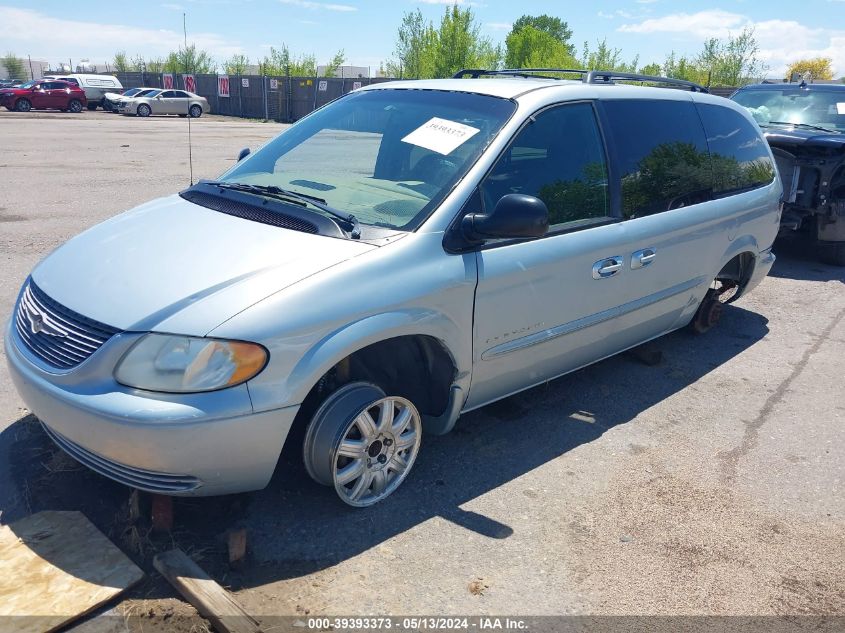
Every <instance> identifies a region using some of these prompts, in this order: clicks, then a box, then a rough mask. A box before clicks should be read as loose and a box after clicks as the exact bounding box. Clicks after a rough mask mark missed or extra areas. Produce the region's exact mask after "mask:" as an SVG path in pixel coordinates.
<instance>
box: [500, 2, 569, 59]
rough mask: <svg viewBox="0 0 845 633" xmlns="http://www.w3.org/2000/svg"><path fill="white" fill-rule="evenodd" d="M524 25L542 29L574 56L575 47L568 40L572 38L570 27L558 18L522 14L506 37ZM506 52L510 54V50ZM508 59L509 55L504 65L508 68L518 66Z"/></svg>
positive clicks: (515, 32)
mask: <svg viewBox="0 0 845 633" xmlns="http://www.w3.org/2000/svg"><path fill="white" fill-rule="evenodd" d="M526 26H530V27H532V28H535V29H537V30H538V31H542V32H543V33H548V34H549V35H550V36H551V37H552V38H554V39H555V40H557V41H558V42H560V43H561V44H563V46H564V47H565V48H566V52H567V53H568V54H569V55H570V56H571V57H574V56H575V47H574V46H573V45H572V43H571V42H570V40H571V39H572V29H570V28H569V25H568V24H567V23H566V22H564V21H563V20H561V19H560V18H557V17H554V16H551V15H545V14H544V15H523V16H522V17H520V18H519V19H518V20H517V21H516V22H514V23H513V26H512V27H511V31H510V33H508V37H510V36H511V35H516V34H517V33H519V31H521V30H522V29H523V28H524V27H526ZM508 54H510V51H508ZM509 59H510V57H507V58H506V61H505V65H506V66H508V67H509V68H518V67H519V66H514V65H512V64H511V63H510V61H508V60H509Z"/></svg>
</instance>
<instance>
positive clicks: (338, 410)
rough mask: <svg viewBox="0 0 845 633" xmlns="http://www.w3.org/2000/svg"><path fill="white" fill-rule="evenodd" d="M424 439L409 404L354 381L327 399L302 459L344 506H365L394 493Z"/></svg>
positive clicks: (312, 426)
mask: <svg viewBox="0 0 845 633" xmlns="http://www.w3.org/2000/svg"><path fill="white" fill-rule="evenodd" d="M421 439H422V422H421V419H420V414H419V412H418V411H417V408H416V407H415V406H414V405H413V403H412V402H411V401H409V400H407V399H405V398H401V397H399V396H388V395H385V393H384V391H383V390H382V389H381V388H379V387H377V386H376V385H374V384H372V383H367V382H353V383H349V384H347V385H344V386H343V387H340V388H339V389H337V390H336V391H334V392H332V393H331V394H329V396H328V397H326V399H325V400H324V401H323V403H322V404H321V405H320V407H319V408H318V409H317V412H316V413H315V414H314V417H313V418H312V419H311V423H310V424H309V426H308V430H307V431H306V434H305V442H304V443H303V458H304V461H305V468H306V470H307V471H308V474H309V475H310V476H311V478H312V479H314V481H316V482H317V483H320V484H323V485H326V486H333V487H334V489H335V492H336V493H337V496H338V497H340V499H341V501H343V502H344V503H346V504H348V505H351V506H355V507H367V506H371V505H374V504H376V503H378V502H379V501H382V500H383V499H384V498H386V497H387V496H388V495H390V494H392V493H393V492H394V491H395V490H396V489H397V488H398V487H399V486H400V485H401V484H402V482H403V481H404V480H405V478H406V477H407V476H408V473H409V472H410V471H411V468H412V467H413V465H414V462H415V461H416V458H417V454H418V453H419V448H420V440H421Z"/></svg>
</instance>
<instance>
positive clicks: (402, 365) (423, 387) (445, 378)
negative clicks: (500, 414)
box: [283, 335, 457, 460]
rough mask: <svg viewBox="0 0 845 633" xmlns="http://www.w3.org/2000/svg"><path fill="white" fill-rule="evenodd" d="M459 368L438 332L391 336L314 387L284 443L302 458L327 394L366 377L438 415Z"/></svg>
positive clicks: (339, 366)
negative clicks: (436, 335)
mask: <svg viewBox="0 0 845 633" xmlns="http://www.w3.org/2000/svg"><path fill="white" fill-rule="evenodd" d="M456 373H457V368H456V367H455V362H454V361H453V359H452V356H451V354H450V353H449V352H448V351H447V350H446V348H445V347H444V346H443V344H442V343H441V342H440V341H439V340H437V339H436V338H434V337H433V336H426V335H409V336H398V337H395V338H389V339H386V340H383V341H379V342H378V343H373V344H372V345H368V346H367V347H364V348H362V349H359V350H358V351H356V352H353V353H352V354H350V355H349V356H347V357H346V358H344V359H343V360H341V361H339V362H338V363H337V364H336V365H334V366H333V367H332V368H331V369H329V370H328V371H327V372H326V373H325V374H323V375H322V376H321V377H320V379H319V380H318V381H317V382H316V383H315V384H314V386H313V387H311V390H310V391H309V392H308V395H307V396H306V397H305V400H303V402H302V405H301V406H300V408H299V413H298V414H297V416H296V419H295V420H294V424H293V428H292V429H291V431H290V433H289V434H288V439H287V440H286V441H285V447H284V451H283V452H284V453H285V454H287V455H288V456H289V457H288V458H287V459H296V460H298V459H299V454H300V453H301V451H302V448H301V446H302V441H303V439H304V437H305V429H306V427H307V425H308V422H309V421H310V420H311V417H312V415H313V414H314V412H315V411H316V410H317V408H318V407H319V406H320V403H321V402H322V401H323V399H325V397H326V396H327V395H328V394H330V393H331V392H332V391H334V390H335V389H338V388H339V387H341V386H343V385H345V384H346V383H349V382H353V381H357V380H363V381H367V382H372V383H375V384H377V385H378V386H380V387H381V388H382V389H384V391H385V392H386V393H387V394H389V395H396V396H402V397H403V398H407V399H408V400H410V401H411V402H413V403H414V406H416V407H417V409H418V410H419V412H420V413H421V414H423V415H431V416H439V415H441V414H442V413H443V412H444V411H445V410H446V407H447V405H448V403H449V394H450V388H451V386H452V383H453V382H454V380H455V375H456Z"/></svg>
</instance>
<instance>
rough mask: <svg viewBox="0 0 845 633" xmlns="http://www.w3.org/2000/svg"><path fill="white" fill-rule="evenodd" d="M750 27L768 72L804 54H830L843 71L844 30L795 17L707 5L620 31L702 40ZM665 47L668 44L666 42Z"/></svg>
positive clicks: (782, 68)
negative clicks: (757, 17) (762, 16)
mask: <svg viewBox="0 0 845 633" xmlns="http://www.w3.org/2000/svg"><path fill="white" fill-rule="evenodd" d="M744 28H751V29H754V37H755V38H756V39H757V43H758V45H759V47H760V50H759V53H758V56H759V57H760V58H761V59H762V60H763V61H764V62H765V63H766V64H767V65H768V66H769V75H770V76H773V77H776V76H782V75H783V74H784V73H785V71H786V68H787V66H789V64H790V63H792V62H794V61H796V60H798V59H804V58H807V57H830V58H831V59H832V60H833V69H834V73H835V75H836V76H839V75H842V74H843V73H845V30H842V29H829V28H813V27H809V26H806V25H804V24H801V23H800V22H798V21H796V20H762V21H754V20H752V19H751V18H749V17H748V16H745V15H742V14H740V13H732V12H730V11H724V10H722V9H710V10H707V11H699V12H697V13H673V14H669V15H664V16H663V17H659V18H649V19H647V20H643V21H642V22H638V23H632V24H623V25H622V26H620V27H619V28H618V29H617V30H618V31H621V32H623V33H638V34H644V35H650V34H654V33H666V34H675V35H677V36H682V37H684V38H688V37H694V38H695V39H697V40H700V41H702V42H703V41H704V40H705V39H709V38H711V37H718V38H725V37H728V36H729V35H731V34H734V35H736V34H737V33H739V32H740V31H742V29H744ZM667 48H670V46H669V45H667Z"/></svg>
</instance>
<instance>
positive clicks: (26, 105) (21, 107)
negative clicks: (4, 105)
mask: <svg viewBox="0 0 845 633" xmlns="http://www.w3.org/2000/svg"><path fill="white" fill-rule="evenodd" d="M30 110H32V102H31V101H30V100H29V99H18V101H17V103H15V111H16V112H29V111H30Z"/></svg>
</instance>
